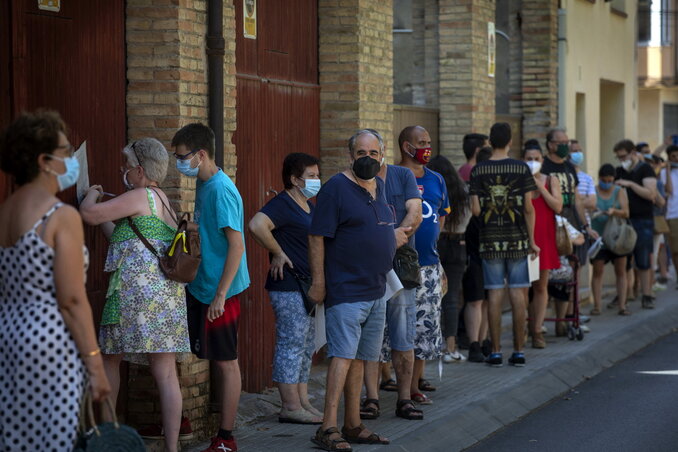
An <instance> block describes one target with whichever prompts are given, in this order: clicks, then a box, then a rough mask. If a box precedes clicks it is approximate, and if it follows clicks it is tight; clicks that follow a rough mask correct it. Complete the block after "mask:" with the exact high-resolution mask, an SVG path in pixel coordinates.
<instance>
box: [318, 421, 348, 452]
mask: <svg viewBox="0 0 678 452" xmlns="http://www.w3.org/2000/svg"><path fill="white" fill-rule="evenodd" d="M335 433H336V434H337V435H339V438H335V439H332V438H330V436H331V435H334V434H335ZM311 441H312V442H313V443H314V444H316V445H317V446H318V447H320V448H321V449H322V450H329V451H333V452H351V451H352V450H353V449H352V448H351V446H350V445H349V446H348V447H337V444H341V443H347V444H348V441H346V440H345V439H344V437H343V436H341V433H339V430H338V429H337V428H336V427H330V428H328V429H327V430H323V428H322V427H319V428H318V431H316V432H315V436H312V437H311Z"/></svg>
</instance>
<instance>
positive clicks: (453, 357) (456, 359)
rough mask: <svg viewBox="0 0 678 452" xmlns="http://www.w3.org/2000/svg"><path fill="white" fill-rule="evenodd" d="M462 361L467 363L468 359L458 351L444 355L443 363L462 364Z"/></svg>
mask: <svg viewBox="0 0 678 452" xmlns="http://www.w3.org/2000/svg"><path fill="white" fill-rule="evenodd" d="M462 361H466V357H465V356H464V355H462V354H461V353H459V352H458V351H456V350H455V351H453V352H452V353H450V352H445V353H443V362H444V363H445V364H450V363H460V362H462Z"/></svg>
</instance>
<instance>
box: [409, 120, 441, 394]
mask: <svg viewBox="0 0 678 452" xmlns="http://www.w3.org/2000/svg"><path fill="white" fill-rule="evenodd" d="M398 144H399V146H400V155H401V160H400V166H403V167H405V168H409V169H410V171H412V173H414V176H415V177H416V179H417V185H418V187H419V191H420V192H421V195H422V222H421V225H420V226H419V228H418V229H417V232H416V233H415V237H414V245H415V248H416V249H417V253H418V254H419V265H420V266H421V270H420V271H421V286H420V287H419V288H418V289H417V292H416V295H415V296H416V302H417V325H416V337H415V340H414V358H415V361H414V371H413V373H412V384H411V388H410V392H411V395H412V400H414V401H415V402H417V403H422V404H427V403H431V401H430V400H429V399H428V397H426V396H425V395H423V394H421V392H420V391H433V390H435V388H434V387H433V386H432V385H431V384H430V383H428V382H427V381H426V380H425V379H423V378H422V377H423V374H424V364H425V362H426V360H431V359H438V358H440V356H441V353H442V344H443V337H442V333H441V330H440V309H441V308H440V303H441V300H442V285H441V284H440V281H441V277H442V274H441V270H440V259H439V258H438V249H437V243H438V236H439V235H440V230H441V229H442V226H443V221H444V219H445V215H447V214H449V213H450V201H449V199H448V197H447V186H446V185H445V180H444V179H443V177H442V176H441V175H440V174H438V173H436V172H435V171H431V170H430V169H428V168H426V164H427V163H428V161H429V160H430V158H431V137H430V135H429V133H428V132H427V131H426V129H424V128H423V127H421V126H409V127H405V128H404V129H403V130H402V132H400V136H399V138H398Z"/></svg>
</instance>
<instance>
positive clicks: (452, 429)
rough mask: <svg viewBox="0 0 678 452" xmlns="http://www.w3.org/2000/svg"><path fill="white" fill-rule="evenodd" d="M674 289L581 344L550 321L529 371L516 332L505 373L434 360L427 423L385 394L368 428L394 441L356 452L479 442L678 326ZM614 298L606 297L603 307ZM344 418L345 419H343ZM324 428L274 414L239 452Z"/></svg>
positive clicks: (252, 427) (602, 322)
mask: <svg viewBox="0 0 678 452" xmlns="http://www.w3.org/2000/svg"><path fill="white" fill-rule="evenodd" d="M669 284H670V285H669V289H667V290H666V291H664V292H658V293H657V294H656V295H657V302H656V308H655V309H654V310H644V309H641V307H640V302H639V301H635V302H632V303H630V304H629V309H630V310H631V311H633V315H631V316H629V317H620V316H618V315H617V312H616V310H609V309H605V312H603V314H602V315H601V316H599V317H593V318H592V320H591V322H590V323H588V326H589V327H590V328H591V332H590V333H587V334H586V335H585V337H584V340H583V341H581V342H579V341H569V340H568V339H567V338H556V337H555V336H554V332H553V331H554V324H553V323H551V322H547V324H546V325H547V327H548V328H549V333H547V336H546V340H547V348H546V349H544V350H534V349H532V348H527V349H526V350H525V351H526V358H527V365H526V366H525V367H523V368H513V367H509V366H507V364H506V360H507V359H508V357H509V356H510V354H511V347H512V346H511V336H510V333H505V334H504V335H503V336H502V345H503V350H504V367H502V368H498V369H497V368H490V367H488V366H486V365H485V364H479V363H469V362H464V363H460V364H447V365H444V366H443V377H442V380H439V379H438V363H437V362H435V363H429V365H428V366H427V368H426V377H427V378H428V380H429V381H431V383H432V384H434V385H435V386H437V387H438V390H437V391H435V392H432V393H428V394H429V395H430V396H431V398H432V399H433V401H434V404H433V405H429V406H424V407H423V410H424V421H406V420H403V419H400V418H397V417H395V415H394V411H395V402H396V395H395V393H392V392H383V391H382V392H381V393H380V397H381V413H382V414H381V417H380V418H379V419H378V420H376V421H366V422H365V424H366V425H367V426H368V428H370V429H371V430H374V431H376V432H378V433H379V434H381V435H384V436H386V437H388V438H389V439H390V440H391V444H390V445H388V446H370V445H354V447H353V450H357V451H360V452H367V451H380V452H382V451H383V452H386V451H395V450H400V451H418V450H427V451H446V452H450V451H457V450H462V449H464V448H466V447H469V446H471V445H473V444H474V443H476V442H477V441H479V440H481V439H483V438H484V437H486V436H488V435H490V434H491V433H493V432H494V431H496V430H498V429H500V428H502V427H504V426H505V425H508V424H510V423H512V422H514V421H516V420H517V419H519V418H520V417H522V416H524V415H526V414H528V413H529V412H530V411H532V410H534V409H535V408H537V407H539V406H540V405H542V404H544V403H546V402H548V401H549V400H551V399H553V398H555V397H557V396H559V395H561V394H563V393H566V392H567V391H568V390H570V388H572V387H573V386H575V385H577V384H578V383H580V382H581V381H583V380H585V379H587V378H590V377H591V376H593V375H595V374H597V373H599V372H600V371H602V370H603V369H605V368H607V367H609V366H611V365H612V364H614V363H615V362H617V361H620V360H622V359H624V358H626V357H628V356H629V355H631V354H633V353H634V352H636V351H637V350H639V349H641V348H643V347H645V346H647V345H649V344H651V343H652V342H654V341H655V340H656V339H658V338H660V337H662V336H664V335H666V334H668V333H670V332H671V331H673V330H675V329H676V328H678V302H676V301H677V298H678V292H676V291H675V290H674V289H673V287H674V285H673V284H674V283H673V281H671V282H670V283H669ZM608 301H609V299H606V300H604V302H603V306H605V305H606V304H607V302H608ZM589 306H590V305H589ZM589 309H590V307H587V308H585V309H584V312H585V313H588V311H589ZM503 321H504V323H505V326H508V324H510V316H504V320H503ZM505 331H508V329H505ZM317 370H318V371H315V369H314V375H313V378H312V380H313V381H312V382H311V383H310V384H309V386H310V387H311V388H313V387H315V390H314V391H313V392H314V393H316V392H317V391H322V389H319V388H318V387H317V384H319V383H323V380H324V369H322V368H320V369H317ZM316 396H317V397H316V400H314V405H315V406H317V407H318V408H321V406H322V393H317V394H316ZM253 398H255V399H258V400H256V401H255V400H253ZM275 399H277V396H275V397H272V396H271V395H251V396H249V397H246V398H245V400H243V402H244V403H245V404H247V405H250V406H252V404H253V402H256V406H257V407H259V409H261V407H262V406H267V405H270V412H272V413H277V406H276V405H277V404H279V401H278V400H275ZM318 399H319V400H318ZM241 405H242V403H241ZM339 419H342V416H341V415H340V417H339ZM316 428H317V426H308V425H304V426H302V425H291V424H279V423H278V422H277V414H272V415H269V416H267V417H263V418H258V419H256V420H255V421H253V422H250V423H248V424H245V425H239V427H238V428H237V430H236V431H235V432H234V433H235V435H236V438H237V441H238V447H239V450H241V451H243V452H250V451H281V450H284V451H288V450H289V451H291V450H295V451H306V450H314V445H313V444H312V443H311V442H310V441H309V438H310V437H311V436H312V435H313V434H314V433H315V430H316ZM339 428H341V424H340V425H339ZM205 447H207V444H206V443H203V444H200V445H194V446H191V447H188V448H183V449H184V451H188V452H198V451H200V450H202V449H203V448H205Z"/></svg>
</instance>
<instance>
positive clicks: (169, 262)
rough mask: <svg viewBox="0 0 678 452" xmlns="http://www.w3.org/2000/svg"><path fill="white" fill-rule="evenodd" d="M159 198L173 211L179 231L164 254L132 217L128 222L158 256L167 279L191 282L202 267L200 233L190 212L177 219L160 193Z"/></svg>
mask: <svg viewBox="0 0 678 452" xmlns="http://www.w3.org/2000/svg"><path fill="white" fill-rule="evenodd" d="M153 191H155V190H153ZM156 193H157V192H156ZM158 198H160V202H162V204H163V206H164V207H165V208H166V209H167V210H168V211H169V212H170V213H172V215H173V216H174V218H175V221H176V223H177V225H178V226H177V232H176V233H175V234H174V239H172V244H171V245H170V246H169V247H168V248H167V250H166V251H165V254H164V255H160V253H158V251H157V250H156V249H155V248H154V247H153V245H151V244H150V242H149V241H148V240H147V239H146V237H144V235H143V234H142V233H141V231H140V230H139V228H137V226H136V225H135V224H134V222H133V221H132V219H131V218H130V217H127V222H128V223H129V226H130V228H132V231H134V233H135V234H136V235H137V237H139V240H141V242H142V243H143V244H144V245H145V246H146V248H148V250H149V251H150V252H151V253H153V255H154V256H155V257H157V258H158V264H159V265H160V270H161V271H162V273H163V274H164V275H165V277H167V279H171V280H172V281H177V282H180V283H190V282H191V281H193V280H194V279H195V275H196V274H197V273H198V267H200V261H201V260H202V254H201V252H200V235H199V234H198V231H197V227H196V226H195V224H194V223H192V222H191V215H190V214H188V213H185V214H183V215H182V216H181V218H179V219H178V220H177V219H176V214H175V212H174V210H172V209H170V208H169V207H167V205H166V204H165V201H163V200H162V197H161V196H160V195H158Z"/></svg>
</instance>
